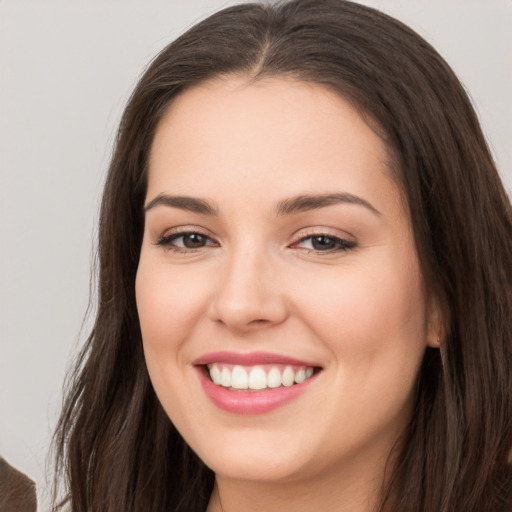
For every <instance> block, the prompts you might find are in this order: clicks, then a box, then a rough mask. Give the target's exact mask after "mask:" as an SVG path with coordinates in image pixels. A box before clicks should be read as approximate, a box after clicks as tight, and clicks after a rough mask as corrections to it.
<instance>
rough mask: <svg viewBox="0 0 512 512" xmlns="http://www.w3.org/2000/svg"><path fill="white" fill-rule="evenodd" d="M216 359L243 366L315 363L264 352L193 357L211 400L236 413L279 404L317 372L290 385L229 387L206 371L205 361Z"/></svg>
mask: <svg viewBox="0 0 512 512" xmlns="http://www.w3.org/2000/svg"><path fill="white" fill-rule="evenodd" d="M216 362H223V363H227V364H239V365H243V366H253V365H257V364H259V365H263V364H287V365H295V366H316V367H318V365H314V364H310V363H307V362H305V361H300V360H298V359H293V358H289V357H283V356H280V355H276V354H268V353H263V352H253V353H250V354H237V353H234V352H215V353H211V354H206V355H205V356H202V357H200V358H199V359H197V360H196V361H194V365H195V367H196V369H197V372H198V375H199V379H200V381H201V385H202V386H203V389H204V391H205V393H206V395H207V396H208V398H210V400H211V401H212V402H213V403H214V404H215V405H216V406H217V407H219V408H220V409H222V410H224V411H226V412H230V413H235V414H263V413H266V412H270V411H272V410H274V409H277V408H278V407H281V406H283V405H285V404H287V403H288V402H290V401H292V400H294V399H295V398H297V397H298V396H300V395H301V394H302V393H304V392H305V391H306V390H307V389H308V387H309V385H310V384H311V383H312V382H313V381H315V380H316V378H317V377H318V373H316V374H314V375H313V376H312V377H310V378H309V379H306V380H305V381H304V382H301V383H300V384H294V385H293V386H289V387H280V388H274V389H266V390H263V391H240V390H230V389H228V388H224V387H222V386H217V385H216V384H214V383H213V382H212V381H211V380H210V379H209V377H208V376H207V375H206V372H205V369H204V365H207V364H210V363H216Z"/></svg>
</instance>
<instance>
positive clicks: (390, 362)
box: [297, 255, 426, 380]
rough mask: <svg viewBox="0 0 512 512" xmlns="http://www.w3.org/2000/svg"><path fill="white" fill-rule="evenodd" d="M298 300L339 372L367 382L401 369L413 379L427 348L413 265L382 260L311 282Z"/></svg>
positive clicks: (419, 284)
mask: <svg viewBox="0 0 512 512" xmlns="http://www.w3.org/2000/svg"><path fill="white" fill-rule="evenodd" d="M297 294H298V292H297ZM301 296H302V298H303V302H302V305H301V310H302V311H303V312H304V317H305V318H306V321H307V322H308V325H309V326H310V328H311V329H313V330H314V331H315V332H316V333H317V335H318V337H319V338H320V339H322V340H323V342H324V343H325V344H326V345H327V346H328V348H329V349H330V350H331V352H332V353H333V355H334V358H335V360H337V362H338V364H339V365H341V366H342V367H343V373H345V374H347V373H350V374H352V375H354V376H356V374H357V375H358V379H363V380H367V379H369V378H371V377H372V375H373V376H375V377H376V378H377V374H380V377H381V378H382V377H384V375H386V374H391V373H392V372H393V371H397V370H399V371H401V373H402V375H404V373H406V374H407V375H408V378H409V379H413V378H414V376H415V373H416V371H417V366H418V364H419V361H420V360H421V357H422V354H423V352H424V349H425V344H426V314H425V300H424V293H423V285H422V279H421V275H420V271H419V268H418V265H417V264H416V262H415V261H412V262H411V261H409V260H403V259H402V260H400V259H398V258H393V257H389V256H387V255H382V257H379V258H373V259H372V264H371V265H368V266H366V265H361V266H360V267H359V268H357V269H341V270H340V271H339V273H338V275H336V276H326V278H325V279H318V280H311V282H309V283H308V286H307V293H305V292H302V293H301ZM391 377H392V376H391ZM391 377H390V378H391Z"/></svg>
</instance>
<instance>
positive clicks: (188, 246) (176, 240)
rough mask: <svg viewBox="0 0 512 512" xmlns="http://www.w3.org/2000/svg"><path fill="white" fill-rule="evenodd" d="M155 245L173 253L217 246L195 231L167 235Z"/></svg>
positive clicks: (208, 238) (207, 237)
mask: <svg viewBox="0 0 512 512" xmlns="http://www.w3.org/2000/svg"><path fill="white" fill-rule="evenodd" d="M156 244H157V245H160V246H163V247H165V248H166V249H169V250H172V251H175V252H180V251H188V250H194V249H202V248H203V247H209V246H211V247H215V246H217V244H216V243H215V242H214V241H213V240H212V239H211V238H210V237H209V236H206V235H203V234H202V233H198V232H196V231H185V232H181V233H174V234H172V235H167V236H164V237H162V238H161V239H160V240H159V241H158V242H157V243H156Z"/></svg>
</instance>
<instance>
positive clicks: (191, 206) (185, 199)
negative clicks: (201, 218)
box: [144, 194, 219, 215]
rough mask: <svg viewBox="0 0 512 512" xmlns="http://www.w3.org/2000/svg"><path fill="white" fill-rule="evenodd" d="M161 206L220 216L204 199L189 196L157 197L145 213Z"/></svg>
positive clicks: (147, 206) (161, 195)
mask: <svg viewBox="0 0 512 512" xmlns="http://www.w3.org/2000/svg"><path fill="white" fill-rule="evenodd" d="M159 205H163V206H170V207H171V208H180V209H182V210H187V211H189V212H194V213H199V214H201V215H218V214H219V212H218V210H217V208H215V207H214V206H212V205H211V204H210V203H209V202H208V201H205V200H204V199H198V198H195V197H189V196H169V195H167V194H159V195H158V196H156V197H155V198H154V199H152V200H151V201H150V202H149V203H148V204H147V205H146V206H145V207H144V211H145V212H148V211H149V210H152V209H153V208H155V207H156V206H159Z"/></svg>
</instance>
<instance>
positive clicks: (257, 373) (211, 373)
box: [205, 362, 320, 391]
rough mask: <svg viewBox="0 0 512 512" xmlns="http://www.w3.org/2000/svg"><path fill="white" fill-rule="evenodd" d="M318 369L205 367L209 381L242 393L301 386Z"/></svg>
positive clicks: (262, 366) (289, 366) (297, 367)
mask: <svg viewBox="0 0 512 512" xmlns="http://www.w3.org/2000/svg"><path fill="white" fill-rule="evenodd" d="M319 370H320V369H319V368H318V367H313V366H296V365H284V364H273V365H270V364H266V365H255V366H243V365H233V364H227V363H220V362H219V363H211V364H208V365H205V371H206V374H207V376H208V377H209V378H210V380H211V381H212V382H213V383H214V384H216V385H217V386H222V387H223V388H227V389H230V390H232V391H235V390H243V391H248V390H252V391H262V390H266V389H276V388H280V387H290V386H294V385H296V384H301V383H302V382H304V381H305V380H307V379H309V378H311V377H312V376H313V375H314V374H315V371H316V372H317V371H319Z"/></svg>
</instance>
